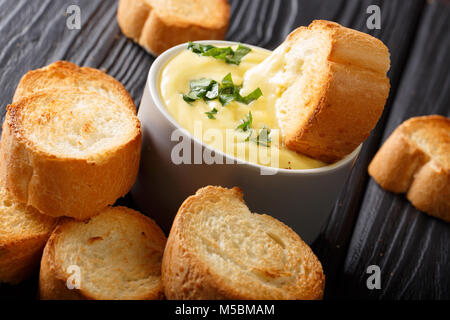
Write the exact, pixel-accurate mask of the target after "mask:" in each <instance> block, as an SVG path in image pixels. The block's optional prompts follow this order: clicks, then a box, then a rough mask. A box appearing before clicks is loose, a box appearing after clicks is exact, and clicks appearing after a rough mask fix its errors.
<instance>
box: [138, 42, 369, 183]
mask: <svg viewBox="0 0 450 320" xmlns="http://www.w3.org/2000/svg"><path fill="white" fill-rule="evenodd" d="M195 42H196V43H202V44H212V45H219V46H220V45H229V46H234V45H238V44H239V43H241V44H243V45H245V46H248V47H250V48H255V49H260V50H264V51H269V52H270V51H271V50H268V49H265V48H261V47H258V46H254V45H251V44H247V43H242V42H236V41H226V40H201V41H195ZM187 46H188V42H186V43H182V44H179V45H177V46H174V47H172V48H170V49H168V50H166V51H164V52H163V53H162V54H161V55H159V56H158V57H157V58H156V59H155V61H153V63H152V65H151V67H150V70H149V72H148V76H147V83H148V89H149V90H150V97H151V98H152V99H153V102H154V103H155V105H156V108H157V109H158V111H159V112H160V113H161V114H162V115H163V116H164V117H165V118H166V119H167V120H168V121H169V122H170V123H171V124H172V126H173V127H175V128H177V129H180V130H182V132H183V134H185V135H186V136H188V137H189V138H190V139H191V140H193V141H195V143H197V144H199V145H201V146H202V148H206V149H208V150H210V151H214V152H215V153H218V154H219V155H220V156H221V157H223V159H224V160H225V159H226V158H229V159H230V160H231V161H233V163H235V164H236V163H237V164H239V165H243V166H247V167H250V168H252V169H258V170H274V171H275V172H276V174H277V175H278V174H280V173H281V174H283V175H320V174H325V173H332V172H335V171H338V170H340V169H341V168H343V167H346V166H347V165H349V163H351V162H354V161H356V159H357V157H358V155H359V152H360V151H361V147H362V143H361V144H360V145H359V146H358V147H356V148H355V150H353V151H352V152H351V153H349V154H348V155H346V156H345V157H344V158H342V159H341V160H339V161H337V162H334V163H332V164H329V165H326V166H323V167H319V168H312V169H284V168H275V167H269V166H263V165H260V164H257V163H253V162H249V161H247V160H242V159H239V158H237V157H235V156H232V155H229V154H227V153H225V152H222V151H220V150H216V149H214V148H212V147H210V146H209V145H208V144H206V143H204V142H203V141H200V140H198V139H197V138H196V137H194V135H192V134H191V133H190V132H189V131H187V130H186V129H185V128H184V127H183V126H182V125H180V124H179V123H178V121H176V120H175V119H174V118H173V117H172V116H171V115H170V113H169V111H168V110H167V108H166V106H165V104H164V102H163V99H162V97H161V93H160V90H159V84H160V78H161V73H162V70H163V68H164V67H165V66H166V64H167V63H168V62H169V61H170V60H171V59H172V58H173V57H175V55H177V54H178V53H179V52H181V51H182V50H184V49H186V48H187ZM144 90H147V86H145V89H144ZM139 108H142V102H141V106H140V107H139ZM225 163H226V160H225Z"/></svg>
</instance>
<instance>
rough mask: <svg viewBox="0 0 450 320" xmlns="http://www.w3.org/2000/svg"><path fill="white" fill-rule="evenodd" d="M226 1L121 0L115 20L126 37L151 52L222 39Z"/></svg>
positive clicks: (225, 23) (156, 53) (227, 7)
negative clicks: (195, 42)
mask: <svg viewBox="0 0 450 320" xmlns="http://www.w3.org/2000/svg"><path fill="white" fill-rule="evenodd" d="M229 18H230V6H229V4H228V2H227V1H226V0H120V1H119V7H118V10H117V20H118V22H119V26H120V29H121V30H122V32H123V33H124V34H125V36H127V37H128V38H131V39H132V40H133V41H135V42H136V43H138V44H139V45H141V46H142V47H144V48H145V49H146V50H147V51H148V52H149V53H151V54H152V55H159V54H161V53H162V52H164V51H166V50H167V49H169V48H171V47H173V46H175V45H177V44H180V43H184V42H188V41H194V40H220V39H224V38H225V33H226V32H227V29H228V22H229Z"/></svg>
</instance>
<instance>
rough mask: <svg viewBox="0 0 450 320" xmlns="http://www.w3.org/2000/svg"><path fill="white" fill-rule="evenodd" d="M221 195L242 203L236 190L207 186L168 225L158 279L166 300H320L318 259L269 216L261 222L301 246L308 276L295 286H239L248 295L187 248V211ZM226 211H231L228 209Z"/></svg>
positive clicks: (321, 278)
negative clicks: (160, 280) (161, 281)
mask: <svg viewBox="0 0 450 320" xmlns="http://www.w3.org/2000/svg"><path fill="white" fill-rule="evenodd" d="M224 194H229V195H230V194H231V195H232V196H233V197H236V198H237V199H239V200H240V201H241V202H242V203H244V200H243V193H242V191H241V190H240V189H239V188H236V187H235V188H233V189H226V188H221V187H213V186H208V187H205V188H202V189H199V190H198V191H197V193H196V194H195V195H194V196H191V197H189V198H187V199H186V200H185V201H184V202H183V204H182V205H181V207H180V209H179V211H178V213H177V216H176V217H175V221H174V223H173V225H172V229H171V231H170V235H169V238H168V241H167V244H166V249H165V251H164V257H163V264H162V280H163V284H164V291H165V295H166V298H167V299H199V300H211V299H244V300H247V299H263V300H264V299H321V298H322V296H323V290H324V286H325V276H324V274H323V272H322V266H321V264H320V262H319V260H318V259H317V257H316V256H315V255H314V253H313V252H312V250H311V249H310V248H309V247H308V246H307V245H306V244H305V243H304V242H303V241H302V240H301V239H300V237H299V236H298V235H297V234H295V232H293V231H292V230H291V229H290V228H289V227H287V226H286V225H284V224H283V223H281V222H280V221H278V220H276V219H274V218H272V217H270V216H267V215H261V217H263V219H266V220H269V221H270V223H272V224H275V225H276V227H277V228H280V229H281V230H283V233H286V234H288V235H289V237H294V239H295V241H296V242H297V243H299V245H300V246H301V247H302V252H303V254H304V255H303V257H302V261H303V262H302V264H303V267H304V268H305V270H308V272H309V275H308V276H306V275H301V276H298V278H297V279H296V280H293V281H296V285H292V286H289V287H286V288H285V287H283V290H282V291H278V290H275V289H273V290H271V289H268V288H267V287H265V286H263V285H255V284H252V283H242V286H250V285H253V287H252V292H253V293H252V295H248V294H246V293H245V290H242V288H238V287H234V286H232V285H230V283H229V282H228V281H227V279H226V277H224V276H223V275H221V274H220V273H219V272H218V271H217V270H214V269H213V268H211V267H210V266H209V265H208V264H207V263H206V262H205V261H204V260H203V259H202V257H201V254H200V253H199V252H196V251H195V249H193V248H192V246H190V245H189V243H188V240H187V239H186V233H187V232H189V230H187V228H188V227H187V222H186V219H187V218H186V214H187V212H188V211H189V210H191V209H193V208H195V207H196V206H197V205H199V204H200V203H205V202H206V201H214V200H213V199H214V198H220V197H222V196H223V195H224ZM244 204H245V203H244ZM230 210H232V209H231V208H230ZM255 268H257V266H255ZM261 268H262V269H261V270H260V271H261V272H263V273H264V272H268V274H270V276H274V274H272V272H271V270H265V269H264V268H263V267H261ZM230 276H231V275H230Z"/></svg>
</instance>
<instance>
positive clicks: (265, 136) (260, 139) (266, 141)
mask: <svg viewBox="0 0 450 320" xmlns="http://www.w3.org/2000/svg"><path fill="white" fill-rule="evenodd" d="M269 135H270V129H269V128H267V127H266V126H263V127H262V129H261V131H259V134H258V136H257V137H256V138H253V139H252V141H254V142H256V143H257V144H258V145H262V146H264V147H270V143H271V142H272V139H271V138H270V137H269Z"/></svg>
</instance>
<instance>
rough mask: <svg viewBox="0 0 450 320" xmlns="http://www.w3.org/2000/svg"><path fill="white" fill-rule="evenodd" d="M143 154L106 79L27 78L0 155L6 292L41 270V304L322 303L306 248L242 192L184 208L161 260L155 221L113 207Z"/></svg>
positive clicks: (118, 88) (317, 270)
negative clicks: (98, 301)
mask: <svg viewBox="0 0 450 320" xmlns="http://www.w3.org/2000/svg"><path fill="white" fill-rule="evenodd" d="M140 147H141V130H140V124H139V120H138V119H137V117H136V110H135V106H134V104H133V101H132V99H131V97H130V96H129V94H128V92H127V91H126V89H125V88H124V87H123V86H122V85H121V84H120V83H119V82H117V81H116V80H114V79H113V78H111V77H110V76H108V75H106V74H104V73H102V72H100V71H98V70H95V69H91V68H86V67H84V68H80V67H78V66H76V65H74V64H72V63H69V62H64V61H58V62H55V63H53V64H51V65H49V66H47V67H44V68H41V69H38V70H34V71H30V72H29V73H27V74H26V75H25V76H24V77H23V78H22V80H21V81H20V83H19V85H18V87H17V90H16V93H15V95H14V99H13V103H12V104H11V105H9V106H8V107H7V114H6V118H5V122H4V124H3V131H2V140H1V145H0V159H1V162H0V182H1V184H0V186H1V187H0V230H1V232H0V282H9V283H18V282H20V281H22V280H24V279H25V278H26V277H28V276H29V275H30V273H32V272H33V270H34V269H35V267H36V266H37V265H39V262H40V275H39V297H40V298H42V299H161V298H163V297H164V296H165V297H167V298H169V299H173V298H182V299H217V298H236V299H320V298H321V297H322V295H323V289H324V275H323V271H322V266H321V264H320V262H319V260H318V259H317V257H316V256H315V255H314V254H313V252H312V251H311V249H310V248H309V247H308V246H307V245H306V244H305V243H304V242H303V241H302V240H301V239H300V237H299V236H298V235H297V234H295V233H294V232H293V231H292V230H291V229H290V228H288V227H287V226H285V225H284V224H283V223H281V222H279V221H277V220H275V219H274V218H271V217H269V216H267V215H258V214H252V213H250V211H249V210H248V209H247V207H246V206H245V203H244V202H243V195H242V192H241V191H240V190H238V189H236V188H235V189H231V190H230V189H225V188H221V187H211V186H210V187H206V188H203V189H201V190H199V191H198V192H197V194H196V195H194V196H192V197H190V198H188V199H187V200H186V201H185V203H184V204H183V205H182V206H181V208H180V211H179V213H178V215H177V219H176V223H175V224H174V227H173V229H172V231H171V233H170V238H169V239H170V241H169V244H168V245H167V249H166V250H165V247H166V237H165V235H164V233H163V232H162V231H161V229H160V228H159V226H158V225H157V224H156V223H155V222H154V221H153V220H151V219H150V218H148V217H146V216H144V215H142V214H140V213H139V212H136V211H134V210H132V209H129V208H125V207H113V206H111V205H112V204H113V203H114V202H115V201H116V200H117V199H118V198H119V197H121V196H123V195H124V194H125V193H127V192H128V190H129V189H130V187H131V186H132V184H133V183H134V180H135V178H136V174H137V170H138V165H139V157H140ZM219 209H220V210H219ZM224 223H225V224H224ZM225 226H227V227H228V228H229V229H228V230H227V229H226V228H225ZM255 227H256V228H255ZM202 232H203V234H201V233H202ZM247 237H248V239H247V240H245V239H246V238H247ZM250 240H251V241H250ZM205 241H207V242H205ZM223 241H226V242H227V245H225V246H224V245H223V243H224V242H223ZM241 241H245V242H248V241H250V242H249V243H248V246H247V247H246V248H244V247H242V248H241V249H242V250H245V251H242V250H241V249H239V246H238V245H239V243H240V242H241ZM255 244H257V245H256V246H255ZM205 245H206V247H205ZM205 250H206V251H205ZM255 255H256V256H255ZM213 257H215V258H213ZM186 259H187V260H186ZM215 260H216V261H215ZM214 261H215V262H214ZM227 261H228V262H227ZM225 262H227V263H225ZM163 263H164V265H163ZM223 263H225V264H223ZM162 270H164V272H162ZM213 274H214V277H212V275H213ZM192 277H193V278H192ZM195 279H196V280H195ZM202 279H204V281H203V280H202ZM239 279H240V280H239ZM194 280H195V281H194ZM250 286H251V287H253V288H254V289H256V290H249V288H250Z"/></svg>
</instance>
